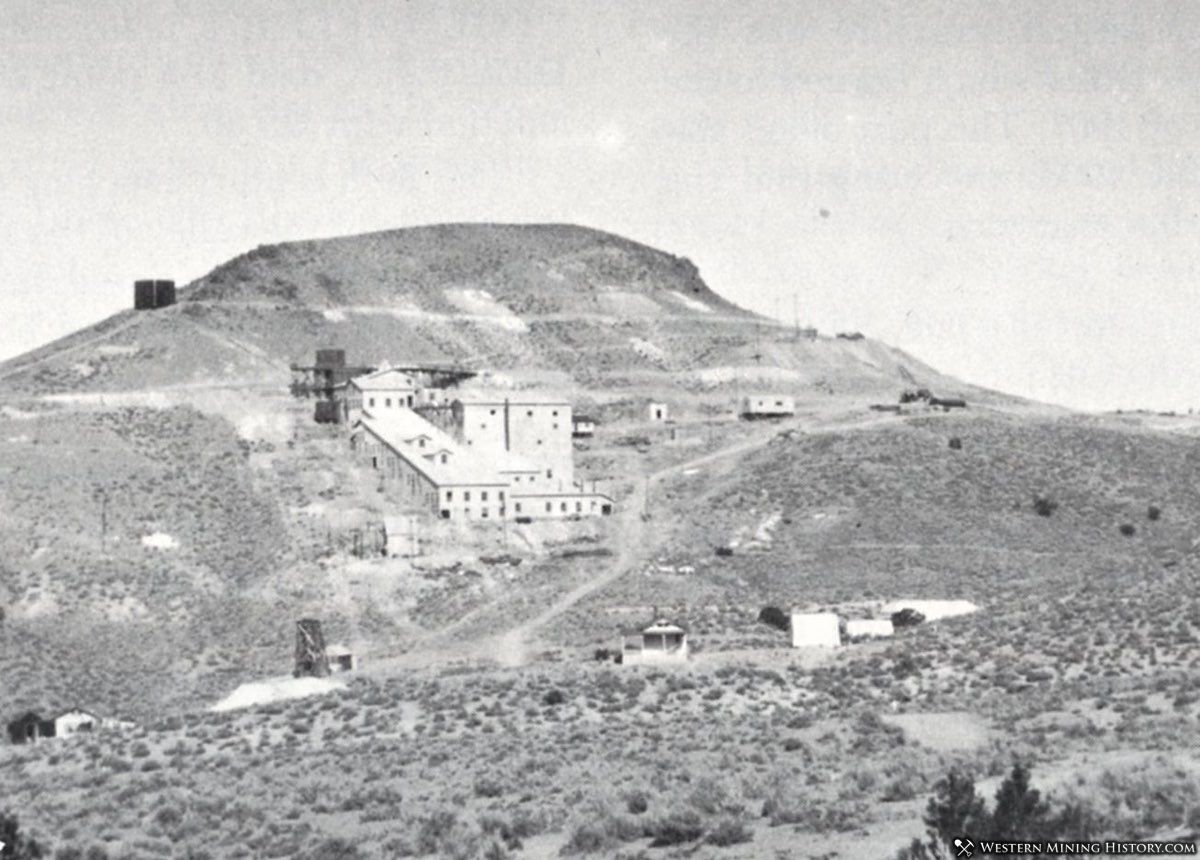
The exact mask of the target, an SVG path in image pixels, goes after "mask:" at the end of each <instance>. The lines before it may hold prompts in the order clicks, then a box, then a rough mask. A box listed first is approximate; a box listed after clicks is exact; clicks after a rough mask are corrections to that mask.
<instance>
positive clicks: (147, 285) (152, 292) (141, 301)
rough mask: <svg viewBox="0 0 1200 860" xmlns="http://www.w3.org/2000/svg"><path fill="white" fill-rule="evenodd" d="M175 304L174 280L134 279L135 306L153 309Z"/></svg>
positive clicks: (143, 309)
mask: <svg viewBox="0 0 1200 860" xmlns="http://www.w3.org/2000/svg"><path fill="white" fill-rule="evenodd" d="M173 304H175V282H174V281H134V282H133V308H134V310H138V311H152V310H154V309H155V308H165V307H167V306H168V305H173Z"/></svg>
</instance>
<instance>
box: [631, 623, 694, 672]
mask: <svg viewBox="0 0 1200 860" xmlns="http://www.w3.org/2000/svg"><path fill="white" fill-rule="evenodd" d="M687 659H688V641H687V631H686V630H684V629H683V628H682V627H680V626H679V625H677V624H673V623H671V622H670V621H668V620H667V619H665V618H660V619H658V620H657V621H655V622H654V623H653V624H651V625H650V626H649V627H643V628H642V629H641V630H635V631H632V632H629V633H626V634H625V635H624V636H623V637H622V641H621V662H622V663H625V664H639V663H684V662H687Z"/></svg>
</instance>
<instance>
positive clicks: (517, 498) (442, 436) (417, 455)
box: [351, 401, 613, 520]
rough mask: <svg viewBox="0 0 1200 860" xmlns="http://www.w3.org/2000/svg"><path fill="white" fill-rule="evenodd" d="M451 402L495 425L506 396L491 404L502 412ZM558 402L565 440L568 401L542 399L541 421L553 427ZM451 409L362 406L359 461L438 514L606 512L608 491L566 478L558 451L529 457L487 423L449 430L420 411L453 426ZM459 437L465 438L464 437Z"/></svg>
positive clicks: (408, 500)
mask: <svg viewBox="0 0 1200 860" xmlns="http://www.w3.org/2000/svg"><path fill="white" fill-rule="evenodd" d="M452 406H458V407H459V410H457V414H458V415H462V416H464V420H465V421H468V422H469V421H472V420H475V421H477V423H479V424H480V425H486V424H489V423H491V424H492V425H493V427H494V428H496V429H497V430H499V429H501V425H500V424H497V423H495V421H494V419H495V418H497V417H500V418H501V420H503V415H502V413H503V411H504V404H500V405H499V406H498V407H497V412H499V413H501V414H500V415H498V416H494V415H492V414H491V412H490V410H491V408H492V407H491V405H490V404H489V403H486V402H485V403H473V404H469V405H468V406H467V407H466V408H463V407H461V405H460V402H459V401H456V402H455V403H454V404H452ZM560 410H563V411H562V412H560V414H562V415H563V422H564V423H563V426H564V427H565V428H566V429H565V434H566V438H567V439H568V440H569V439H570V433H571V430H570V405H569V404H566V405H565V409H564V407H563V405H562V404H560V403H558V402H557V401H556V402H555V404H554V405H553V407H551V406H550V405H546V408H545V410H544V412H543V413H542V414H543V415H544V416H545V418H546V421H545V425H546V426H548V427H550V429H551V430H553V429H554V428H553V424H554V423H555V422H554V421H553V419H554V418H555V417H557V416H554V415H552V414H550V413H552V412H555V411H560ZM507 411H508V420H509V421H510V422H514V421H517V420H519V418H515V417H514V416H513V414H512V413H513V411H514V405H513V404H511V403H509V404H508V410H507ZM563 412H565V414H563ZM455 414H456V410H454V409H446V408H433V409H422V411H421V413H420V414H418V413H417V412H415V411H413V410H410V409H407V408H405V409H394V410H392V411H387V410H386V409H385V410H384V411H383V412H382V413H381V414H378V415H376V414H374V413H373V412H371V410H370V409H369V408H367V409H364V410H363V412H362V415H361V417H360V418H359V419H358V421H357V422H356V423H355V425H354V428H355V429H354V433H353V435H352V436H351V446H352V447H353V449H354V451H355V453H356V455H357V456H358V457H359V459H360V461H361V462H362V463H364V465H369V466H370V467H371V468H374V469H376V470H378V471H380V472H382V474H383V477H384V479H385V481H386V482H387V485H388V487H389V488H390V489H391V490H392V491H393V492H394V493H396V494H397V495H398V497H399V500H400V501H402V502H403V503H405V504H407V505H408V506H411V507H413V508H415V509H417V510H424V511H427V512H429V513H430V514H432V515H433V516H436V517H439V518H441V519H451V520H487V519H503V518H510V519H521V520H525V519H547V518H555V519H564V518H573V517H585V516H606V515H608V514H611V513H612V511H613V501H612V499H611V498H610V497H608V496H606V495H604V494H602V493H594V492H593V493H588V492H585V491H584V490H583V489H582V487H580V486H577V485H575V484H574V483H572V482H571V476H572V470H571V466H572V464H571V462H570V458H569V456H568V458H567V460H566V463H565V467H564V464H563V461H562V460H561V459H553V458H548V459H545V460H541V461H538V462H531V461H530V459H528V458H526V457H524V456H521V455H520V454H518V453H515V452H514V451H513V450H511V449H506V448H505V447H504V446H503V445H502V444H497V443H496V442H495V440H494V439H493V438H492V437H491V435H490V434H488V433H487V430H488V429H489V428H488V427H486V426H480V427H479V428H477V429H473V430H472V431H471V433H470V434H469V435H468V434H467V433H463V434H462V436H461V437H459V438H455V437H454V436H452V435H451V434H450V433H448V432H446V430H444V429H443V428H442V427H441V426H439V425H438V424H435V423H433V422H432V421H430V420H427V419H426V417H425V416H434V417H435V418H440V419H441V420H443V421H448V422H449V423H450V425H451V426H452V427H453V426H455ZM535 414H537V413H535ZM526 417H527V418H528V417H530V416H526ZM530 424H531V425H532V424H533V422H530ZM512 435H513V436H515V435H516V434H512ZM464 438H466V439H467V440H468V441H466V442H464V441H463V439H464ZM510 438H511V437H510ZM520 438H523V439H525V440H528V439H533V440H534V443H533V444H534V445H536V444H537V441H536V440H537V439H538V438H541V437H538V436H537V431H536V429H534V428H532V426H527V427H526V429H525V435H524V436H523V437H520ZM475 443H478V444H475ZM534 450H535V451H542V452H548V451H553V448H552V447H551V446H550V445H548V444H547V443H546V442H545V441H544V440H543V443H542V446H541V447H537V448H535V449H534ZM564 472H565V474H564Z"/></svg>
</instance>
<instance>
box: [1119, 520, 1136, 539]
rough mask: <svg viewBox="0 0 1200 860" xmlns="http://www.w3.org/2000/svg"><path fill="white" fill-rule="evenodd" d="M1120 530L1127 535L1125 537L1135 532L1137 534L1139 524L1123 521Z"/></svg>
mask: <svg viewBox="0 0 1200 860" xmlns="http://www.w3.org/2000/svg"><path fill="white" fill-rule="evenodd" d="M1120 532H1121V534H1123V535H1125V537H1133V536H1134V535H1135V534H1137V526H1135V525H1134V524H1133V523H1121V528H1120Z"/></svg>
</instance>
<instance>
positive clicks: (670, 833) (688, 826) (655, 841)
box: [646, 809, 704, 848]
mask: <svg viewBox="0 0 1200 860" xmlns="http://www.w3.org/2000/svg"><path fill="white" fill-rule="evenodd" d="M646 835H647V836H649V837H650V847H651V848H662V847H664V846H666V845H682V844H684V843H685V842H695V841H696V840H697V839H699V838H700V837H701V836H703V835H704V823H703V822H702V821H701V820H700V814H699V813H698V812H696V811H695V810H692V809H681V810H676V811H674V812H671V813H669V814H667V815H664V816H663V817H662V818H659V819H656V820H654V821H652V822H650V823H649V824H648V825H647V827H646Z"/></svg>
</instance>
